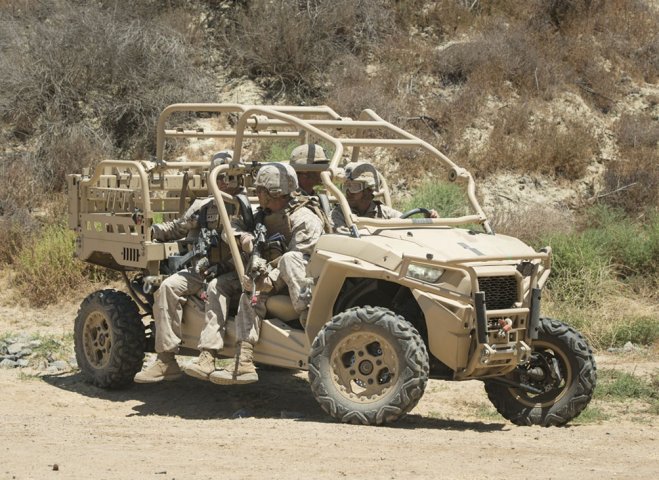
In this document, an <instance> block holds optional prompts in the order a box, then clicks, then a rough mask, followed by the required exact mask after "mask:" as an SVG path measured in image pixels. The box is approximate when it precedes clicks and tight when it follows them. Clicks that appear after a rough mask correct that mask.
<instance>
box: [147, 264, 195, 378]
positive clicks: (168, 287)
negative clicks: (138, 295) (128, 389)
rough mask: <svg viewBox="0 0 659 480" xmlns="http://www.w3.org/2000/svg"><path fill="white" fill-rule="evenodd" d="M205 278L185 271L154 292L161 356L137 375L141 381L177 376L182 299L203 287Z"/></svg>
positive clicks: (156, 346)
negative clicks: (176, 355)
mask: <svg viewBox="0 0 659 480" xmlns="http://www.w3.org/2000/svg"><path fill="white" fill-rule="evenodd" d="M201 286H202V279H201V277H199V275H197V274H195V273H192V272H188V271H183V272H179V273H176V274H174V275H171V276H169V277H167V278H166V279H165V280H164V281H163V282H162V284H161V285H160V288H159V289H158V290H156V293H155V294H154V305H153V320H154V323H155V325H156V338H155V349H156V352H157V354H158V355H157V357H156V361H155V363H153V364H152V365H151V366H150V367H149V368H147V369H145V370H143V371H141V372H138V373H137V375H135V382H137V383H157V382H161V381H163V380H176V379H177V378H179V377H180V376H181V369H180V368H179V365H178V363H177V362H176V357H175V355H174V354H175V352H176V351H177V350H178V345H179V343H180V342H181V339H180V334H181V320H182V316H183V307H182V304H181V300H182V298H183V297H184V296H186V295H191V294H194V293H196V292H198V291H199V289H200V288H201Z"/></svg>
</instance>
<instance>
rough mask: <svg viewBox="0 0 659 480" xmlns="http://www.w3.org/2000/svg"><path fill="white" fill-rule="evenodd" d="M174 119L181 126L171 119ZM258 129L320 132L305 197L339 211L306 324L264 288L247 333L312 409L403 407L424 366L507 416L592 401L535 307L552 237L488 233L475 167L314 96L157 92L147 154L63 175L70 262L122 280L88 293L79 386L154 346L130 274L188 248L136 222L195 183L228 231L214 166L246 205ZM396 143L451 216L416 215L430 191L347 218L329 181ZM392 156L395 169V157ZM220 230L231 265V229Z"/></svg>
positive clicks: (352, 411)
mask: <svg viewBox="0 0 659 480" xmlns="http://www.w3.org/2000/svg"><path fill="white" fill-rule="evenodd" d="M200 112H203V113H200ZM194 115H199V116H203V118H204V121H205V123H206V126H205V127H204V128H200V127H199V123H193V122H191V121H190V120H189V119H190V116H194ZM209 116H210V117H211V119H212V121H211V120H208V117H209ZM174 118H178V119H179V120H178V121H179V122H181V121H183V122H188V124H187V125H183V126H181V125H180V124H174V120H173V119H174ZM213 122H215V123H213ZM190 138H195V139H196V141H197V142H202V144H203V145H206V144H208V143H212V142H215V144H214V145H216V147H215V148H214V149H213V150H210V149H209V150H208V152H207V154H206V155H204V156H203V159H201V160H198V161H182V160H180V159H179V160H171V159H166V158H165V157H166V156H167V155H173V154H172V153H168V152H176V151H177V150H176V148H175V147H176V145H172V144H174V143H176V142H185V141H188V140H189V139H190ZM272 141H276V142H278V145H282V141H284V142H285V143H286V142H287V143H289V144H291V145H294V144H302V143H314V142H315V143H320V144H322V145H323V146H325V148H326V150H327V151H328V152H330V154H331V159H330V161H329V163H328V164H327V165H324V166H323V167H321V168H322V173H321V178H322V180H323V188H322V189H321V191H320V196H321V198H323V199H325V202H323V203H324V204H325V205H330V206H331V205H335V206H336V208H340V209H342V211H343V214H344V217H345V218H346V221H347V224H348V230H349V233H345V234H340V233H334V234H325V235H323V236H322V237H321V238H320V240H319V242H318V244H317V245H316V247H315V250H314V253H313V255H312V256H311V259H310V262H309V266H308V273H309V276H310V277H312V278H313V280H314V287H313V291H312V295H311V303H310V309H309V314H308V319H307V322H306V325H305V327H304V328H303V327H302V326H301V324H300V322H299V321H298V319H297V318H296V314H295V311H294V310H293V309H292V307H291V303H290V299H289V298H288V296H287V295H275V296H272V297H270V299H269V300H268V304H267V309H268V315H267V319H266V320H264V321H263V325H262V333H261V337H260V340H259V342H258V343H257V345H256V346H255V360H256V361H257V362H258V363H260V364H262V365H271V366H277V367H285V368H290V369H303V370H308V372H309V382H310V387H311V390H312V392H313V395H314V396H315V398H316V399H317V400H318V402H319V403H320V405H321V407H322V408H323V410H325V411H326V412H327V413H328V414H329V415H331V416H332V417H334V418H336V419H338V420H340V421H343V422H355V423H364V424H382V423H386V422H392V421H394V420H396V419H398V418H400V417H401V416H403V415H405V414H406V413H407V412H409V411H410V410H412V408H414V406H415V405H416V404H417V403H418V402H419V400H420V398H421V396H422V395H423V392H424V389H425V388H426V385H427V382H428V379H429V378H436V379H444V380H454V381H463V380H480V381H482V382H483V384H484V387H485V392H486V393H487V395H488V397H489V399H490V400H491V402H492V403H493V405H494V406H495V407H496V409H497V410H498V411H499V413H500V414H501V415H503V416H504V417H505V418H506V419H508V420H510V421H512V422H513V423H515V424H519V425H544V426H549V425H561V424H565V423H566V422H568V421H570V420H571V419H573V418H574V417H576V416H577V415H579V414H580V412H581V411H582V410H583V409H584V408H585V407H586V405H587V404H588V403H589V401H590V399H591V397H592V394H593V390H594V388H595V382H596V367H595V362H594V359H593V354H592V351H591V349H590V347H589V345H588V344H587V342H586V340H585V339H584V337H583V336H582V335H581V334H580V333H578V332H577V331H575V330H574V329H573V328H571V327H570V326H568V325H566V324H564V323H562V322H560V321H557V320H553V319H550V318H545V317H542V316H541V314H540V307H541V303H540V302H541V293H542V289H543V287H544V286H545V285H546V282H547V279H548V277H549V274H550V270H551V257H552V252H551V249H550V248H549V247H545V248H543V249H540V250H539V251H535V250H534V249H533V248H531V247H530V246H528V245H526V244H524V243H523V242H521V241H520V240H518V239H515V238H513V237H510V236H505V235H498V234H495V232H493V230H492V228H491V226H490V224H489V222H488V220H487V217H486V216H485V214H484V213H483V210H482V209H481V207H480V205H479V203H478V200H477V198H476V194H475V183H474V180H473V178H472V176H471V175H470V174H469V172H467V171H466V170H465V169H463V168H460V167H459V166H457V165H456V164H454V163H453V162H452V161H451V160H450V159H448V158H447V157H446V156H445V155H443V154H442V153H441V152H440V151H438V150H437V149H436V148H435V147H433V146H432V145H430V144H429V143H427V142H425V141H423V140H421V139H419V138H417V137H416V136H414V135H412V134H411V133H409V132H407V131H405V130H403V129H401V128H399V127H397V126H395V125H393V124H391V123H389V122H387V121H384V120H383V119H382V118H380V117H379V116H378V115H377V114H376V113H375V112H373V111H371V110H364V111H363V112H362V114H361V115H360V116H359V118H357V119H351V118H346V117H341V116H339V115H338V114H337V113H336V112H335V111H334V110H332V109H330V108H328V107H324V106H321V107H287V106H256V105H239V104H177V105H171V106H169V107H167V108H166V109H165V110H164V111H163V112H162V114H161V116H160V118H159V121H158V128H157V150H156V155H155V158H154V159H152V160H148V161H146V160H145V161H119V160H103V161H101V162H100V163H98V165H97V166H96V168H95V170H94V171H93V172H87V173H86V174H85V173H83V174H74V175H70V176H69V193H70V216H69V224H70V227H71V228H72V229H74V230H75V232H76V233H77V240H76V252H77V256H78V258H80V260H82V261H84V262H89V263H91V264H94V265H99V266H102V267H106V268H110V269H113V270H116V271H118V272H121V274H122V275H123V278H124V279H125V284H126V293H124V292H121V291H117V290H113V289H106V290H101V291H98V292H95V293H93V294H91V295H90V296H89V297H88V298H86V299H85V300H84V301H83V303H82V305H81V307H80V310H79V312H78V316H77V318H76V321H75V348H76V355H77V359H78V364H79V366H80V368H81V370H82V372H83V373H84V375H85V376H86V377H87V378H88V379H89V380H90V381H91V382H92V383H94V384H96V385H98V386H100V387H104V388H116V387H122V386H125V385H127V384H130V383H131V382H132V379H133V376H134V375H135V373H136V372H138V371H139V370H140V368H141V367H142V362H143V359H144V353H145V352H148V351H153V337H154V323H153V322H152V321H150V319H151V314H152V303H153V297H152V295H151V294H150V293H145V292H144V288H143V283H144V278H145V277H148V276H154V275H167V274H170V273H172V271H171V269H168V265H171V262H169V261H168V259H171V258H172V257H177V258H180V257H181V256H183V255H185V253H186V249H187V248H189V246H187V245H184V244H182V243H181V242H166V243H158V242H155V241H154V240H153V239H152V238H151V230H150V227H151V225H152V224H153V223H156V222H159V221H162V220H168V219H173V218H176V217H177V216H179V215H180V214H181V213H182V212H184V211H185V210H186V209H187V207H188V206H189V205H190V204H191V203H192V201H193V200H194V199H195V198H197V197H203V196H208V195H209V194H210V195H213V196H214V197H215V200H216V202H217V204H218V205H219V207H220V208H219V210H220V217H221V222H222V225H223V228H224V229H225V231H227V232H232V227H231V222H230V217H229V215H228V213H227V208H226V207H227V205H229V204H230V203H232V202H234V203H235V199H234V198H232V197H231V196H229V195H227V194H226V193H223V192H221V191H220V190H219V189H218V187H217V185H216V181H215V180H216V178H217V176H218V175H219V174H223V173H228V172H229V171H231V174H233V175H242V176H243V178H244V180H245V184H246V186H247V187H248V193H250V194H251V196H250V197H249V199H250V202H251V203H252V204H256V202H257V199H256V197H255V196H254V192H253V189H251V190H250V189H249V186H250V184H251V183H250V182H251V180H252V179H253V178H254V175H255V173H256V171H257V170H258V168H259V167H260V165H261V164H260V163H259V161H266V160H268V158H267V154H265V153H262V152H268V151H269V150H268V146H267V142H272ZM221 148H231V149H233V150H234V163H232V164H231V165H219V166H216V167H214V168H212V169H209V167H210V162H209V159H210V156H211V153H212V152H213V151H214V150H219V149H221ZM402 149H415V150H416V151H417V156H416V157H415V158H424V159H425V164H430V162H431V161H433V162H434V165H435V166H434V167H432V168H431V169H430V170H429V171H428V175H429V176H432V177H433V178H435V179H440V178H441V179H442V180H445V181H448V182H453V183H455V184H457V185H460V186H462V188H463V190H464V192H465V196H466V198H467V199H468V204H469V207H468V210H467V211H465V213H464V214H461V215H459V216H457V217H452V218H419V217H415V216H414V215H416V214H417V213H419V210H420V211H421V212H422V213H423V212H425V213H427V211H426V210H424V208H426V209H427V208H432V207H435V208H437V209H438V210H441V209H440V207H441V206H438V205H419V207H424V208H421V209H415V210H412V211H409V212H405V213H404V214H403V216H402V217H400V218H397V219H392V220H383V219H373V218H365V217H357V216H355V215H354V214H352V213H351V211H350V208H349V206H348V203H347V200H346V198H345V196H344V194H343V192H342V191H341V188H340V178H341V173H342V168H341V167H342V165H344V164H345V163H346V162H348V161H361V160H365V161H368V159H369V158H373V156H375V155H383V154H385V152H387V151H390V153H389V155H391V156H392V157H394V156H395V155H396V154H397V153H396V150H398V151H399V150H402ZM179 150H180V149H179ZM392 150H393V151H392ZM259 152H261V153H259ZM257 156H258V157H259V158H256V157H257ZM397 158H399V159H401V160H400V167H401V168H406V165H405V164H404V160H402V159H404V158H405V157H404V156H400V157H397ZM241 160H244V161H241ZM257 160H258V161H257ZM390 180H391V179H390ZM437 181H440V180H437ZM379 183H380V191H378V192H377V194H378V196H379V197H380V198H381V200H382V201H383V202H384V203H385V204H390V203H391V200H390V191H389V188H388V186H387V182H386V180H385V179H384V178H381V182H379ZM227 242H228V244H227V245H226V246H225V247H226V252H228V253H227V254H230V255H232V257H233V259H234V262H235V265H236V269H237V272H238V273H239V274H240V275H242V274H243V273H244V269H245V267H244V259H243V258H241V255H240V252H239V249H238V246H237V244H236V242H235V239H234V236H233V235H227ZM147 290H148V289H147ZM203 311H204V306H203V301H202V300H201V299H200V298H198V297H191V298H189V299H188V300H187V302H186V303H185V305H184V321H183V325H182V331H181V338H182V345H181V352H182V353H186V352H187V353H189V354H190V355H195V354H196V353H197V352H196V348H197V343H198V339H199V334H200V331H201V329H202V326H203ZM229 314H230V317H229V324H228V328H227V336H228V338H227V339H226V342H225V343H226V345H227V347H226V348H225V349H224V350H223V351H222V352H220V353H221V355H224V356H227V357H230V356H232V355H233V354H234V348H233V345H234V343H235V337H234V335H233V327H232V320H231V315H232V314H235V312H231V311H230V312H229ZM218 395H221V391H220V387H218Z"/></svg>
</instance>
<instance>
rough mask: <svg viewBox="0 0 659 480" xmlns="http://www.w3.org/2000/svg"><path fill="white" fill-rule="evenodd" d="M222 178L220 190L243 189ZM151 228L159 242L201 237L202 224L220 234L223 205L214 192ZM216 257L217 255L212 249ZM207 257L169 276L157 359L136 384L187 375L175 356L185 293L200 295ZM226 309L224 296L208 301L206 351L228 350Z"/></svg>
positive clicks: (159, 315)
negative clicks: (224, 347) (219, 205)
mask: <svg viewBox="0 0 659 480" xmlns="http://www.w3.org/2000/svg"><path fill="white" fill-rule="evenodd" d="M231 157H232V152H231V151H230V150H225V151H222V152H218V153H217V154H215V155H214V156H213V158H212V160H211V168H213V167H215V166H217V165H219V164H227V163H229V162H231ZM217 182H218V188H219V189H220V190H221V191H223V192H226V193H228V194H230V195H236V194H238V193H239V192H240V191H241V190H242V187H241V185H240V183H239V180H238V178H236V177H233V178H232V177H228V176H225V175H222V176H218V178H217ZM151 228H152V238H153V239H154V240H157V241H161V242H165V241H173V240H180V239H182V238H186V240H188V241H190V242H192V241H194V240H196V239H197V238H198V237H199V235H200V234H201V229H202V228H208V229H210V230H213V229H214V230H216V231H218V232H220V230H221V223H220V217H219V212H218V209H217V205H216V204H215V201H214V199H213V197H212V196H210V197H206V198H202V199H197V200H195V201H194V202H193V204H192V205H191V206H190V208H189V209H188V210H187V211H186V212H185V214H184V215H183V216H182V217H180V218H177V219H176V220H173V221H169V222H164V223H160V224H155V225H153V226H152V227H151ZM210 255H211V256H213V252H212V251H211V252H210ZM204 260H206V258H205V257H204V258H200V259H195V260H194V261H193V265H191V266H189V267H187V268H185V269H183V270H180V271H179V272H176V273H174V274H172V275H170V276H168V277H167V278H165V280H163V282H162V284H161V285H160V287H159V288H158V289H157V290H156V291H155V293H154V304H153V320H154V322H155V326H156V335H155V350H156V353H157V356H156V361H155V363H153V364H152V365H151V366H150V367H149V368H147V369H145V370H143V371H141V372H139V373H137V375H135V382H137V383H157V382H161V381H163V380H176V379H177V378H179V377H180V376H181V369H180V368H179V365H178V363H177V362H176V358H175V354H176V352H177V351H178V347H179V344H180V343H181V338H180V332H181V321H182V316H183V303H184V302H185V297H187V296H190V295H196V294H198V293H199V292H200V291H201V290H202V289H203V288H204V286H205V281H206V272H205V270H206V269H207V268H208V267H209V264H208V263H207V262H204ZM217 268H218V269H219V270H220V273H222V272H223V271H224V272H226V271H227V270H230V269H232V268H233V264H232V263H230V262H227V261H222V262H221V264H219V265H218V266H217ZM221 308H222V307H221V304H220V303H219V300H218V301H209V302H208V303H207V304H206V308H205V316H206V323H207V324H208V325H209V328H208V329H205V330H204V332H202V335H201V340H200V344H199V348H200V349H201V350H203V351H209V352H215V351H217V350H219V349H221V348H222V344H223V341H222V336H223V333H224V329H223V325H220V324H219V323H218V322H217V320H216V319H217V318H218V317H219V318H223V313H222V312H218V310H220V309H221ZM213 319H215V320H213Z"/></svg>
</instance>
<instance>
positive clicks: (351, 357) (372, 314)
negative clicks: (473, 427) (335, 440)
mask: <svg viewBox="0 0 659 480" xmlns="http://www.w3.org/2000/svg"><path fill="white" fill-rule="evenodd" d="M428 370H429V366H428V353H427V351H426V347H425V344H424V343H423V340H422V339H421V336H420V335H419V333H418V332H417V331H416V329H415V328H414V327H413V326H412V325H411V324H410V323H409V322H407V321H406V320H405V319H404V318H403V317H401V316H399V315H396V314H395V313H393V312H391V311H390V310H387V309H384V308H379V307H375V308H374V307H356V308H352V309H350V310H347V311H345V312H343V313H340V314H338V315H336V316H334V318H332V320H331V321H330V322H328V323H327V324H326V325H325V326H324V327H323V329H322V330H321V331H320V332H319V333H318V335H317V336H316V339H315V340H314V342H313V345H312V349H311V356H310V361H309V381H310V383H311V390H312V392H313V394H314V396H315V397H316V400H317V401H318V403H320V405H321V407H322V408H323V410H325V411H326V412H327V413H329V414H330V415H331V416H332V417H334V418H336V419H337V420H340V421H342V422H350V423H362V424H376V425H380V424H383V423H388V422H393V421H395V420H397V419H399V418H400V417H402V416H404V415H405V414H406V413H407V412H409V411H410V410H412V408H414V407H415V406H416V404H417V403H418V402H419V400H420V399H421V396H422V395H423V392H424V390H425V388H426V384H427V382H428Z"/></svg>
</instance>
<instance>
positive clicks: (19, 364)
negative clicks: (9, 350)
mask: <svg viewBox="0 0 659 480" xmlns="http://www.w3.org/2000/svg"><path fill="white" fill-rule="evenodd" d="M16 364H17V365H16V366H17V367H19V368H25V367H27V366H29V365H30V362H29V361H27V360H25V359H24V358H21V359H20V360H16Z"/></svg>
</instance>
